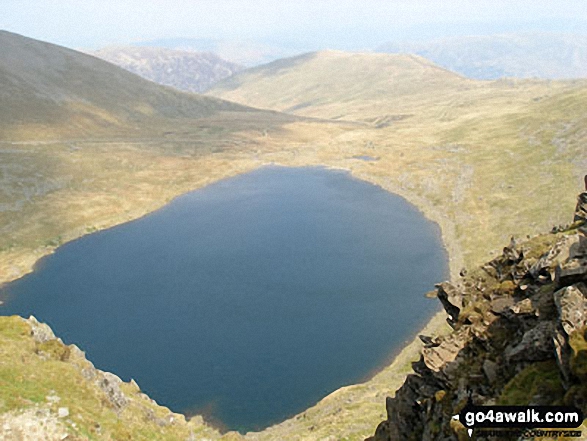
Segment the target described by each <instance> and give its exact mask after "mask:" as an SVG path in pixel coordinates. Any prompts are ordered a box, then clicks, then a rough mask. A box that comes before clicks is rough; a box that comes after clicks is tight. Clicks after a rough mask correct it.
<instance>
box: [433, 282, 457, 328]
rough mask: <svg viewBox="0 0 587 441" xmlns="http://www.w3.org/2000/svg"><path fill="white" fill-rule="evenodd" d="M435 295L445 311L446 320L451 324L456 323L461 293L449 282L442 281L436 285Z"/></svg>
mask: <svg viewBox="0 0 587 441" xmlns="http://www.w3.org/2000/svg"><path fill="white" fill-rule="evenodd" d="M436 288H437V289H438V291H437V294H436V295H437V297H438V300H440V303H442V306H443V307H444V310H445V311H446V312H447V314H448V316H449V319H448V322H449V324H450V325H451V326H453V327H454V325H455V324H456V323H457V321H458V319H459V314H460V313H461V308H462V299H463V296H462V293H461V292H460V291H459V290H458V289H457V288H456V287H455V286H454V285H453V284H452V283H450V282H443V283H439V284H438V285H436Z"/></svg>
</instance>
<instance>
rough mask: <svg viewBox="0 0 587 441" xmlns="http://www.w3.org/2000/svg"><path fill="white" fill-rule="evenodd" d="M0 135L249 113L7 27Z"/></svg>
mask: <svg viewBox="0 0 587 441" xmlns="http://www.w3.org/2000/svg"><path fill="white" fill-rule="evenodd" d="M0 86H1V88H0V103H1V104H2V105H1V106H0V139H3V140H30V139H60V138H63V137H68V138H71V137H79V136H91V137H97V136H113V135H118V136H120V135H124V136H128V135H135V136H137V135H139V136H145V135H151V134H153V129H155V128H158V127H160V126H165V125H169V121H168V120H169V119H170V118H173V119H176V118H189V119H193V118H200V117H203V116H210V115H213V114H215V113H216V112H218V111H223V110H224V111H242V112H248V111H251V110H252V109H245V108H243V107H242V106H238V105H235V104H232V103H227V102H223V101H220V100H217V99H210V98H207V97H201V96H197V95H193V94H188V93H182V92H178V91H176V90H174V89H170V88H165V87H160V86H157V85H155V84H154V83H152V82H150V81H147V80H143V79H141V78H139V77H137V76H136V75H133V74H130V73H129V72H127V71H125V70H123V69H121V68H118V67H115V66H114V65H112V64H110V63H106V62H104V61H102V60H99V59H97V58H94V57H91V56H89V55H84V54H81V53H79V52H75V51H72V50H69V49H66V48H62V47H59V46H55V45H52V44H49V43H44V42H40V41H37V40H33V39H30V38H26V37H21V36H18V35H16V34H12V33H9V32H5V31H0Z"/></svg>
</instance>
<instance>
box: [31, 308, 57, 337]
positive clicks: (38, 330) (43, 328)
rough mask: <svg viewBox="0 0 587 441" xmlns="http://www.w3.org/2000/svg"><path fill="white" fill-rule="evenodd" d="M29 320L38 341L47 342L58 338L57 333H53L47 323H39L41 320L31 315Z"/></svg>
mask: <svg viewBox="0 0 587 441" xmlns="http://www.w3.org/2000/svg"><path fill="white" fill-rule="evenodd" d="M27 322H28V324H29V325H30V326H31V332H32V336H33V340H35V341H36V342H37V343H45V342H47V341H50V340H55V339H56V337H55V334H53V331H52V330H51V328H50V327H49V325H47V324H45V323H39V321H38V320H37V319H36V318H35V317H34V316H32V315H31V316H30V317H29V318H28V320H27Z"/></svg>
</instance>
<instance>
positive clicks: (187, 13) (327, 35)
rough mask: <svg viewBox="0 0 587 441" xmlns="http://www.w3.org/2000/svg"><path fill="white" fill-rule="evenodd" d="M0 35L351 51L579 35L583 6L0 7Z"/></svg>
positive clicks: (193, 1)
mask: <svg viewBox="0 0 587 441" xmlns="http://www.w3.org/2000/svg"><path fill="white" fill-rule="evenodd" d="M0 28H2V29H4V30H8V31H12V32H17V33H20V34H23V35H26V36H30V37H33V38H38V39H41V40H46V41H50V42H53V43H57V44H62V45H65V46H69V47H87V48H97V47H101V46H104V45H108V44H125V43H130V42H139V41H144V40H153V39H161V38H171V37H187V38H214V39H223V40H252V41H259V42H265V43H270V44H274V45H280V46H284V45H289V46H292V47H305V48H307V49H319V48H332V49H356V50H357V49H373V48H374V47H376V46H378V45H379V44H381V43H384V42H385V41H390V40H395V41H397V40H411V39H430V38H434V37H440V36H447V35H471V34H491V33H504V32H527V31H554V32H574V33H582V34H587V1H585V0H570V1H567V0H548V1H542V0H508V1H502V0H469V1H465V0H446V1H442V0H410V1H407V0H406V1H393V0H387V1H380V0H363V1H358V0H295V1H290V0H282V1H272V0H244V1H243V0H102V1H99V0H0Z"/></svg>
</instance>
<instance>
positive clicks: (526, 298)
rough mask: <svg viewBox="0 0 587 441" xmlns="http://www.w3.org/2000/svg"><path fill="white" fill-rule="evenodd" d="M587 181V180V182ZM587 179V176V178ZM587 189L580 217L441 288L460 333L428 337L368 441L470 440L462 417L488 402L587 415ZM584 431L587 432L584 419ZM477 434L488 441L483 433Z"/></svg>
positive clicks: (442, 299) (579, 206) (511, 247)
mask: <svg viewBox="0 0 587 441" xmlns="http://www.w3.org/2000/svg"><path fill="white" fill-rule="evenodd" d="M586 180H587V179H586ZM586 185H587V182H586ZM586 236H587V191H586V192H585V193H582V194H581V195H580V196H579V201H578V203H577V208H576V210H575V215H574V219H573V223H572V224H571V225H570V226H567V227H556V228H553V231H552V232H551V233H550V234H547V235H542V236H537V237H534V238H532V239H528V240H527V241H525V242H523V243H520V242H517V241H515V240H513V239H512V242H511V243H510V245H509V246H507V247H505V248H504V250H503V253H502V255H501V256H499V257H497V258H495V259H494V260H492V261H490V262H488V263H487V264H485V265H483V266H482V267H480V268H478V269H476V270H475V271H472V272H470V273H468V274H467V273H465V272H464V271H463V272H462V273H461V276H462V277H461V278H460V279H459V280H458V281H455V282H454V283H449V282H444V283H441V284H439V285H437V291H436V295H437V297H438V299H439V300H440V302H441V303H442V306H443V307H444V309H445V310H446V312H447V314H448V318H447V321H448V323H449V324H450V326H451V327H452V328H453V330H452V332H451V333H449V334H447V335H445V336H440V337H429V336H420V338H421V340H422V341H423V342H424V348H423V349H422V351H421V356H420V359H419V360H418V361H417V362H415V363H413V365H412V367H413V370H414V373H413V374H411V375H409V376H408V377H407V378H406V381H405V382H404V384H403V385H402V386H401V388H400V389H399V390H398V391H397V392H396V394H395V396H394V397H393V398H387V401H386V408H387V419H386V420H384V421H382V422H381V423H380V424H379V426H378V427H377V430H376V432H375V434H374V435H373V436H371V437H370V438H368V440H369V441H392V440H393V441H395V440H402V441H407V440H443V441H444V440H446V441H448V440H464V439H469V435H468V434H467V433H466V429H465V427H464V426H463V425H462V424H461V423H460V422H459V421H458V420H456V419H454V418H453V415H456V414H458V413H459V412H460V411H461V409H463V408H464V406H465V405H466V404H467V403H468V402H469V401H472V403H473V404H474V405H476V406H481V405H568V406H575V407H577V408H579V409H581V410H582V412H583V414H584V415H585V414H587V237H586ZM582 429H583V434H584V435H587V431H586V430H585V429H586V424H585V422H583V426H582ZM475 439H478V440H479V439H495V438H486V437H484V435H483V433H482V432H479V433H475Z"/></svg>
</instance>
